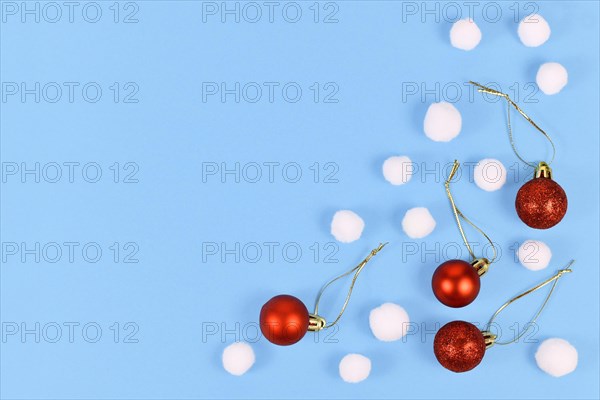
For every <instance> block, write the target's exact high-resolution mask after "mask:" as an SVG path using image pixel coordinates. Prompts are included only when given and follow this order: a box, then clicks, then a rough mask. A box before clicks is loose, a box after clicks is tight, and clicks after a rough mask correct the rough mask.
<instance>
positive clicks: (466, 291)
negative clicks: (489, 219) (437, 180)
mask: <svg viewBox="0 0 600 400" xmlns="http://www.w3.org/2000/svg"><path fill="white" fill-rule="evenodd" d="M459 166H460V163H459V162H458V160H454V165H453V166H452V170H451V171H450V175H448V179H446V183H445V186H446V194H447V195H448V200H450V205H451V206H452V212H453V213H454V218H455V219H456V225H457V226H458V230H459V231H460V234H461V236H462V238H463V241H464V242H465V246H466V247H467V250H469V254H470V255H471V256H472V257H473V262H471V263H470V264H469V263H468V262H466V261H463V260H449V261H446V262H444V263H442V264H440V265H439V266H438V267H437V268H436V270H435V272H434V273H433V277H432V278H431V288H432V289H433V294H434V295H435V297H436V298H437V299H438V300H439V301H440V302H441V303H442V304H445V305H447V306H448V307H454V308H459V307H464V306H466V305H468V304H471V303H472V302H473V300H475V298H476V297H477V295H478V294H479V289H480V288H481V279H480V276H481V275H483V274H485V273H486V272H487V270H488V268H489V266H490V264H491V263H492V262H494V260H495V259H496V255H497V253H496V246H494V243H493V242H492V240H491V239H490V238H489V236H487V235H486V234H485V233H484V232H483V231H482V230H481V229H479V228H478V227H477V226H475V224H473V223H472V222H471V221H470V220H469V219H468V218H467V217H465V215H464V214H463V213H462V212H461V211H460V210H459V209H458V207H457V206H456V203H455V202H454V197H452V193H451V192H450V182H451V181H452V178H453V177H454V175H455V174H456V171H457V170H458V167H459ZM461 218H462V219H464V220H465V221H466V222H467V223H469V224H470V225H472V226H473V227H474V228H475V229H477V230H478V231H479V232H480V233H481V234H483V236H485V238H486V239H487V240H488V241H489V243H490V246H491V248H492V249H493V250H494V257H493V258H492V261H489V260H488V259H487V258H475V254H474V253H473V250H472V249H471V246H470V245H469V242H468V240H467V237H466V236H465V232H464V230H463V227H462V223H461V222H460V220H461Z"/></svg>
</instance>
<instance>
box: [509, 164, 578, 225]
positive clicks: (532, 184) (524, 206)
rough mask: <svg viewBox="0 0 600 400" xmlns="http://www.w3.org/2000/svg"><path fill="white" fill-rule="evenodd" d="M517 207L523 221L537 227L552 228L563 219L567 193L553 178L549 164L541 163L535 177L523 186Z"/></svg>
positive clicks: (518, 196)
mask: <svg viewBox="0 0 600 400" xmlns="http://www.w3.org/2000/svg"><path fill="white" fill-rule="evenodd" d="M515 208H516V209H517V215H518V216H519V218H521V221H523V222H524V223H525V224H526V225H527V226H530V227H531V228H535V229H548V228H552V227H553V226H554V225H556V224H558V223H559V222H560V221H561V220H562V219H563V217H564V216H565V214H566V213H567V195H566V193H565V191H564V190H563V188H562V187H561V186H560V185H559V184H558V183H556V182H555V181H553V180H552V170H551V169H550V167H549V166H548V164H546V163H544V162H541V163H539V165H538V166H537V168H536V171H535V175H534V178H533V179H532V180H530V181H529V182H527V183H525V184H524V185H523V186H521V188H520V189H519V191H518V192H517V198H516V200H515Z"/></svg>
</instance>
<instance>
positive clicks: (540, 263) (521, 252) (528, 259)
mask: <svg viewBox="0 0 600 400" xmlns="http://www.w3.org/2000/svg"><path fill="white" fill-rule="evenodd" d="M517 257H519V261H520V262H521V265H523V266H524V267H525V268H527V269H529V270H531V271H539V270H541V269H544V268H546V267H547V266H548V264H550V259H551V258H552V251H551V250H550V247H548V245H547V244H546V243H544V242H540V241H539V240H526V241H524V242H523V244H521V246H519V249H518V250H517Z"/></svg>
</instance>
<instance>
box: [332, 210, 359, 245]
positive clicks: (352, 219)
mask: <svg viewBox="0 0 600 400" xmlns="http://www.w3.org/2000/svg"><path fill="white" fill-rule="evenodd" d="M364 228H365V222H364V221H363V220H362V218H361V217H359V216H358V215H357V214H356V213H354V212H352V211H350V210H340V211H338V212H336V213H335V215H334V216H333V220H331V234H332V235H333V237H334V238H335V239H336V240H337V241H339V242H342V243H350V242H354V241H355V240H357V239H358V238H360V235H362V231H363V229H364Z"/></svg>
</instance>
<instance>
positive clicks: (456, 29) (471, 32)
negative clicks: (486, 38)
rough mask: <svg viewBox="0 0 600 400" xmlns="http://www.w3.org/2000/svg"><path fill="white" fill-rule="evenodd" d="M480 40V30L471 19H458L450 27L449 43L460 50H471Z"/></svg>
mask: <svg viewBox="0 0 600 400" xmlns="http://www.w3.org/2000/svg"><path fill="white" fill-rule="evenodd" d="M479 42H481V31H480V30H479V27H478V26H477V24H476V23H475V21H473V20H472V19H469V18H466V19H461V20H458V21H456V22H455V23H454V25H452V29H450V43H451V44H452V46H454V47H456V48H457V49H461V50H466V51H469V50H473V49H474V48H475V47H477V45H478V44H479Z"/></svg>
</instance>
